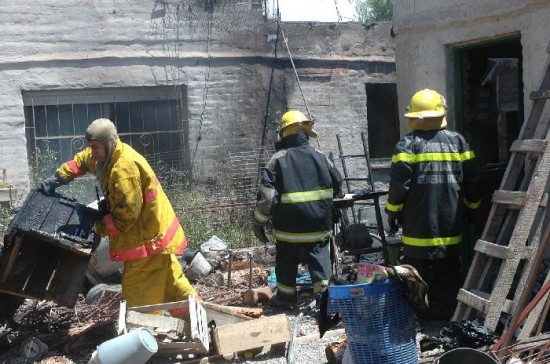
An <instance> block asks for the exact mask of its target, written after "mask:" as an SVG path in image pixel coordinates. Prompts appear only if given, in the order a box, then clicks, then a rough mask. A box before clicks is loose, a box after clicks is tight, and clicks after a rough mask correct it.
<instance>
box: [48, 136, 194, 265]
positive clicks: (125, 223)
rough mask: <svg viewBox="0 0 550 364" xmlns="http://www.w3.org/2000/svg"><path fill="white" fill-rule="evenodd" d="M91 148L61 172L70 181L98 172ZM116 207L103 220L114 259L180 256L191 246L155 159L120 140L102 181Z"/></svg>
mask: <svg viewBox="0 0 550 364" xmlns="http://www.w3.org/2000/svg"><path fill="white" fill-rule="evenodd" d="M95 163H96V160H95V158H94V157H93V156H92V153H91V149H90V148H85V149H84V150H82V151H81V152H79V153H77V154H76V155H75V156H74V158H73V160H72V161H69V162H67V163H64V164H63V165H62V166H60V167H59V168H58V170H57V173H58V175H59V176H60V177H61V178H63V179H64V180H65V181H68V182H69V181H72V180H73V179H74V178H76V177H78V176H81V175H84V174H86V173H87V172H90V173H95V172H96V164H95ZM100 183H101V187H102V189H103V191H104V194H105V195H106V198H107V200H108V202H109V206H110V208H111V213H110V214H108V215H106V216H105V217H104V218H103V221H104V222H105V225H106V227H107V231H108V233H109V247H110V256H111V260H113V261H127V260H136V259H141V258H145V257H147V256H151V255H155V254H172V253H174V254H179V253H181V252H183V250H184V249H185V246H186V245H187V240H186V238H185V233H184V232H183V229H182V227H181V225H180V223H179V221H178V219H177V217H176V214H175V212H174V210H173V208H172V205H171V204H170V201H169V200H168V197H167V196H166V194H165V193H164V191H163V189H162V186H161V185H160V183H159V181H158V180H157V177H156V176H155V173H154V172H153V170H152V169H151V167H150V166H149V163H148V162H147V161H146V160H145V158H143V156H142V155H140V154H139V153H138V152H136V151H135V150H134V149H133V148H132V147H130V146H129V145H128V144H125V143H123V142H121V141H120V140H119V141H118V142H117V144H116V147H115V150H114V151H113V155H112V157H111V160H110V162H109V165H108V167H107V172H106V173H105V174H104V177H103V179H102V180H101V181H100Z"/></svg>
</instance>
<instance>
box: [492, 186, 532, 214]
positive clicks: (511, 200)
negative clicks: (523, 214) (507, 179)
mask: <svg viewBox="0 0 550 364" xmlns="http://www.w3.org/2000/svg"><path fill="white" fill-rule="evenodd" d="M526 200H527V193H526V192H521V191H502V190H497V191H495V192H494V193H493V198H492V200H491V201H492V202H493V203H499V204H503V205H508V208H510V209H516V210H519V209H521V208H522V207H523V206H525V203H526Z"/></svg>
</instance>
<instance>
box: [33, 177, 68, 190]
mask: <svg viewBox="0 0 550 364" xmlns="http://www.w3.org/2000/svg"><path fill="white" fill-rule="evenodd" d="M65 184H67V183H66V182H65V181H63V180H62V179H61V178H60V177H59V176H58V175H57V173H56V174H54V175H53V176H51V177H48V178H46V179H45V180H44V181H42V183H41V184H40V187H39V190H41V191H42V192H44V193H45V194H46V195H52V194H54V193H55V189H56V188H57V187H59V186H63V185H65Z"/></svg>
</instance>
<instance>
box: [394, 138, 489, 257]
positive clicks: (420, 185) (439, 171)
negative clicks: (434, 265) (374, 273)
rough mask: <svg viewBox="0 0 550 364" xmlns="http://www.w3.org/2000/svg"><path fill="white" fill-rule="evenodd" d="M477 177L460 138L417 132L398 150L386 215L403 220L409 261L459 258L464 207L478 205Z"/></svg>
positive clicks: (469, 151) (406, 252)
mask: <svg viewBox="0 0 550 364" xmlns="http://www.w3.org/2000/svg"><path fill="white" fill-rule="evenodd" d="M477 173H478V169H477V165H476V163H475V156H474V152H472V151H471V150H470V149H469V146H468V144H467V143H466V141H465V140H464V138H463V137H462V135H460V134H459V133H456V132H452V131H449V130H446V129H439V130H416V131H413V132H412V133H409V134H407V135H405V136H404V137H403V138H402V139H401V140H400V141H399V142H398V143H397V144H396V147H395V153H394V155H393V157H392V165H391V172H390V190H389V195H388V200H387V202H386V212H387V213H388V214H389V215H394V216H396V217H399V218H401V222H402V228H403V243H404V252H405V254H406V255H407V256H409V257H411V258H419V259H429V258H444V257H447V256H455V255H458V254H459V253H460V249H459V244H460V242H461V240H462V211H463V208H464V204H465V203H466V206H467V207H469V208H477V207H479V205H480V199H479V196H478V194H477V192H476V189H475V186H474V182H475V179H476V177H477Z"/></svg>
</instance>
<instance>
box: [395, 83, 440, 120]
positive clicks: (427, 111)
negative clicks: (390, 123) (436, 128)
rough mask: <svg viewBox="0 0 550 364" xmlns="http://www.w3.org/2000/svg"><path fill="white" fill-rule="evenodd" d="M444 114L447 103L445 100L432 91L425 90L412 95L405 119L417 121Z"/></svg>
mask: <svg viewBox="0 0 550 364" xmlns="http://www.w3.org/2000/svg"><path fill="white" fill-rule="evenodd" d="M446 113H447V102H446V101H445V98H444V97H443V96H441V95H440V94H439V93H437V92H435V91H434V90H430V89H427V88H425V89H424V90H421V91H418V92H417V93H415V94H414V95H413V97H412V98H411V104H410V105H409V106H408V107H407V112H406V113H405V117H406V118H417V119H424V118H436V117H439V116H445V114H446Z"/></svg>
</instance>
